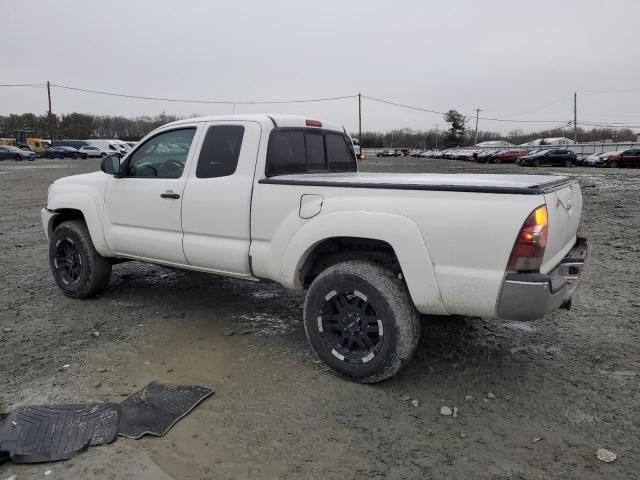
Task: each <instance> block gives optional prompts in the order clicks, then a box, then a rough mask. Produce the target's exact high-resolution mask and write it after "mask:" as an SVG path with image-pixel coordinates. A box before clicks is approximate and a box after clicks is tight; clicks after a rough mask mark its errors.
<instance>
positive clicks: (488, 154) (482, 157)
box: [475, 148, 504, 163]
mask: <svg viewBox="0 0 640 480" xmlns="http://www.w3.org/2000/svg"><path fill="white" fill-rule="evenodd" d="M503 151H504V148H496V149H492V150H483V151H481V152H480V153H478V156H477V157H476V159H475V161H476V162H478V163H489V162H490V161H491V160H492V159H493V156H494V155H496V154H498V153H500V152H503Z"/></svg>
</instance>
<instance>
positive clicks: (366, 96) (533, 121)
mask: <svg viewBox="0 0 640 480" xmlns="http://www.w3.org/2000/svg"><path fill="white" fill-rule="evenodd" d="M362 98H367V99H369V100H373V101H374V102H380V103H386V104H388V105H395V106H396V107H401V108H408V109H410V110H417V111H420V112H427V113H435V114H438V115H444V114H445V112H440V111H438V110H432V109H429V108H423V107H415V106H412V105H407V104H404V103H398V102H392V101H390V100H383V99H381V98H375V97H370V96H368V95H362ZM478 119H479V120H487V121H490V122H511V123H560V122H566V120H516V119H510V118H493V117H478Z"/></svg>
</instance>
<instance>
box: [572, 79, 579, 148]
mask: <svg viewBox="0 0 640 480" xmlns="http://www.w3.org/2000/svg"><path fill="white" fill-rule="evenodd" d="M573 143H578V91H577V90H576V91H575V92H573Z"/></svg>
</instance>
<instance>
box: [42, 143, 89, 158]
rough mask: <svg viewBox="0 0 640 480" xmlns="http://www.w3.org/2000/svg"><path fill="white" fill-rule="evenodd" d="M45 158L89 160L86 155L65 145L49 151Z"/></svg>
mask: <svg viewBox="0 0 640 480" xmlns="http://www.w3.org/2000/svg"><path fill="white" fill-rule="evenodd" d="M44 156H45V157H47V158H87V154H86V153H83V152H80V151H79V150H77V149H75V148H73V147H67V146H64V145H63V146H60V147H51V148H49V149H47V151H46V152H45V155H44Z"/></svg>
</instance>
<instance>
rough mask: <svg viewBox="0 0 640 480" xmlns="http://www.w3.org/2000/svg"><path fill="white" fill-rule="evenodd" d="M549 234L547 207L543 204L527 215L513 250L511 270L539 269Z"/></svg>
mask: <svg viewBox="0 0 640 480" xmlns="http://www.w3.org/2000/svg"><path fill="white" fill-rule="evenodd" d="M548 235H549V220H548V215H547V207H546V206H545V205H541V206H540V207H538V208H536V209H535V210H534V211H533V212H531V214H530V215H529V216H528V217H527V219H526V220H525V221H524V224H523V225H522V228H521V229H520V232H518V237H517V238H516V243H515V244H514V245H513V250H511V257H510V258H509V263H508V264H507V268H508V269H509V270H518V271H522V270H524V271H531V270H539V269H540V266H541V265H542V259H543V257H544V250H545V248H546V246H547V237H548Z"/></svg>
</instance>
